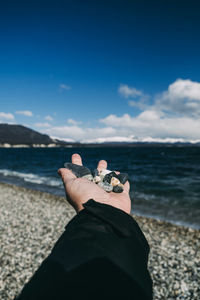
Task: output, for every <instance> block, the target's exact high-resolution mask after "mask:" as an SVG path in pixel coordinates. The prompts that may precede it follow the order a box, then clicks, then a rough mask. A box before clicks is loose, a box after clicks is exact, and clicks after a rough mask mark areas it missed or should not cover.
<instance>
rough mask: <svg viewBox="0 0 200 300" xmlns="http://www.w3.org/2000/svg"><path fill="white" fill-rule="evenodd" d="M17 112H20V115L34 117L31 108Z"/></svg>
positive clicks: (17, 112)
mask: <svg viewBox="0 0 200 300" xmlns="http://www.w3.org/2000/svg"><path fill="white" fill-rule="evenodd" d="M15 113H16V114H18V115H24V116H26V117H32V116H33V113H32V111H30V110H18V111H16V112H15Z"/></svg>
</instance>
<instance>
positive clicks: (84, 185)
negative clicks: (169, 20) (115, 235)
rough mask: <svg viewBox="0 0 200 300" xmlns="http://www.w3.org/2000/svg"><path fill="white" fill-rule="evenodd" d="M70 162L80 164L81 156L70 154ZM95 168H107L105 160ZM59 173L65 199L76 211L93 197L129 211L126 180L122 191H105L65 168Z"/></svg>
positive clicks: (129, 204)
mask: <svg viewBox="0 0 200 300" xmlns="http://www.w3.org/2000/svg"><path fill="white" fill-rule="evenodd" d="M72 163H75V164H78V165H82V159H81V157H80V156H79V155H78V154H74V155H72ZM97 168H98V170H99V171H100V170H102V169H104V168H107V163H106V161H103V160H102V161H100V162H99V164H98V167H97ZM59 174H60V175H61V176H62V179H63V183H64V187H65V191H66V196H67V200H68V201H69V202H70V203H71V205H72V206H73V207H74V208H75V210H76V211H80V210H81V209H83V206H82V204H83V203H85V202H87V201H88V200H89V199H94V200H95V201H97V202H100V203H104V204H109V205H112V206H114V207H117V208H119V209H121V210H123V211H125V212H126V213H130V208H131V201H130V197H129V183H128V182H126V184H125V185H124V191H123V192H122V193H119V194H117V193H114V192H111V193H107V192H106V191H104V190H103V189H102V188H101V187H99V186H98V185H96V184H95V183H93V182H91V181H89V180H87V179H85V178H76V176H75V175H74V174H73V173H72V172H71V171H69V170H67V169H64V168H63V169H60V170H59Z"/></svg>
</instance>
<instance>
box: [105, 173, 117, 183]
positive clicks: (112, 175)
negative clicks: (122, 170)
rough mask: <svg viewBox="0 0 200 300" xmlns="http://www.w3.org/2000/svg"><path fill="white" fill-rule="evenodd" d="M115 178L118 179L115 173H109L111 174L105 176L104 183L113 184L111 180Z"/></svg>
mask: <svg viewBox="0 0 200 300" xmlns="http://www.w3.org/2000/svg"><path fill="white" fill-rule="evenodd" d="M113 177H116V178H117V174H116V173H115V172H114V171H112V172H109V173H107V174H106V175H105V176H104V178H103V181H104V182H108V183H111V179H112V178H113Z"/></svg>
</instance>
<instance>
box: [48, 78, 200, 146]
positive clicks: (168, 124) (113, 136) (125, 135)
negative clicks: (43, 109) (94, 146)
mask: <svg viewBox="0 0 200 300" xmlns="http://www.w3.org/2000/svg"><path fill="white" fill-rule="evenodd" d="M127 87H128V86H126V92H123V93H124V97H125V93H126V98H129V99H130V98H131V97H132V98H134V97H137V99H136V102H137V101H138V103H136V104H135V103H134V102H135V99H134V100H129V101H134V102H133V103H131V105H132V106H138V105H139V104H141V103H142V104H141V105H143V106H140V109H141V110H142V111H141V112H140V113H139V114H138V115H136V116H131V115H130V114H128V113H126V114H123V115H121V116H117V115H115V114H110V115H107V116H106V117H105V118H102V119H100V120H99V123H100V125H99V127H96V128H89V127H87V128H85V127H84V126H80V122H77V121H75V120H73V119H68V121H67V122H68V125H67V126H57V127H53V126H50V127H48V128H43V132H45V133H47V134H49V135H50V136H54V137H55V136H56V137H58V138H60V139H65V140H73V141H81V142H98V143H101V142H106V141H113V142H114V141H122V142H123V141H124V142H125V141H126V142H134V141H135V142H137V141H143V142H176V141H179V142H184V141H190V142H193V143H194V142H200V118H199V116H200V83H198V82H192V81H191V80H183V79H178V80H176V81H175V82H174V83H172V84H170V85H169V87H168V89H167V90H166V91H164V92H163V93H161V94H160V95H156V96H155V97H154V98H152V99H153V100H154V101H153V102H152V104H147V103H146V102H145V101H146V100H144V99H145V97H146V95H145V94H144V93H142V92H141V91H139V92H135V90H136V89H135V90H129V89H133V88H129V87H128V89H127ZM136 91H138V90H136ZM138 99H139V100H138Z"/></svg>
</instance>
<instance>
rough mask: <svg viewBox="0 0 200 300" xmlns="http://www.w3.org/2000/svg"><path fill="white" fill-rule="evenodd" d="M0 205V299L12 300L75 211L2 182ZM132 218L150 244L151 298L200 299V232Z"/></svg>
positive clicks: (61, 202)
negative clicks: (152, 287) (152, 288)
mask: <svg viewBox="0 0 200 300" xmlns="http://www.w3.org/2000/svg"><path fill="white" fill-rule="evenodd" d="M0 207H1V208H0V220H1V221H0V267H1V268H0V299H1V300H10V299H13V298H14V296H15V295H16V294H18V293H19V291H20V290H21V288H22V287H23V285H24V284H25V282H27V281H28V279H29V278H30V277H31V275H32V274H33V272H34V271H35V270H36V269H37V268H38V266H39V265H40V263H41V262H42V261H43V259H44V258H45V257H46V256H47V255H48V254H49V252H50V250H51V248H52V247H53V245H54V243H55V241H56V240H57V239H58V237H59V236H60V235H61V233H62V232H63V230H64V226H65V225H66V223H67V222H68V221H69V220H70V219H71V218H72V216H73V215H74V211H73V209H72V208H71V207H70V206H69V205H68V204H67V203H66V201H65V200H64V199H63V198H60V197H55V196H52V195H50V194H46V193H41V192H38V191H31V190H28V189H24V188H19V187H15V186H10V185H7V184H1V183H0ZM134 217H135V216H134ZM135 219H136V220H137V221H138V223H139V225H140V227H141V228H142V230H143V232H144V234H145V236H146V238H147V240H148V242H149V244H150V246H151V253H150V260H149V270H150V273H151V276H152V278H153V282H154V299H159V300H160V299H188V300H189V299H190V300H191V299H200V287H199V286H200V231H199V230H194V229H191V228H184V227H181V226H175V225H172V224H169V223H165V222H161V221H156V220H154V219H148V218H144V217H135Z"/></svg>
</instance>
